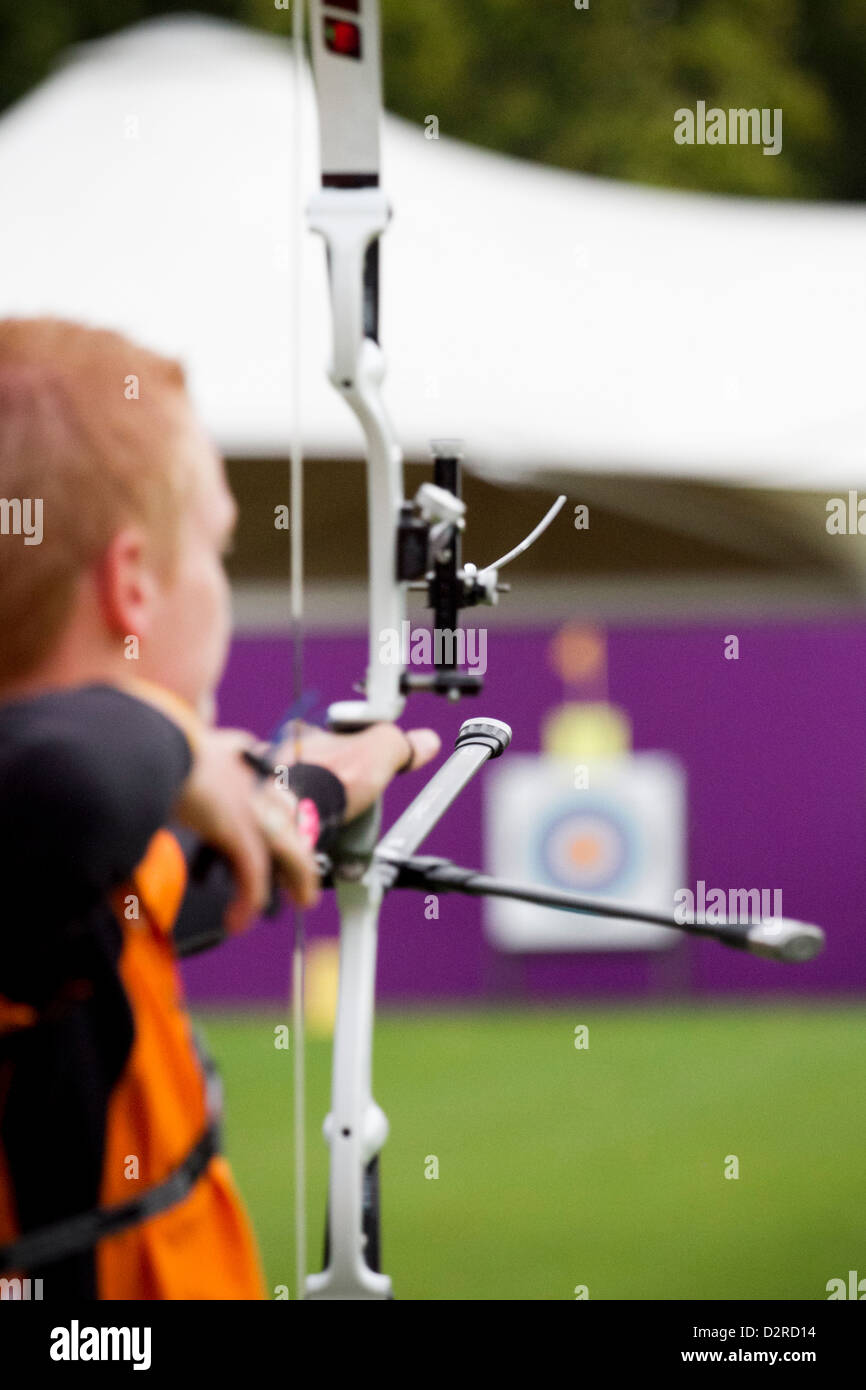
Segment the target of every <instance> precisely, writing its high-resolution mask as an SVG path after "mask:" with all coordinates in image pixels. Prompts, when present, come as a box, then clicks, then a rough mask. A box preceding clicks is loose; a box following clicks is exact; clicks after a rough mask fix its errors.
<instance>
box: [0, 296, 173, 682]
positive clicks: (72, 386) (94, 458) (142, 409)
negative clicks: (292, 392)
mask: <svg viewBox="0 0 866 1390" xmlns="http://www.w3.org/2000/svg"><path fill="white" fill-rule="evenodd" d="M189 410H190V404H189V398H188V396H187V391H186V379H185V376H184V371H183V368H182V367H181V365H180V364H179V363H178V362H174V361H171V360H170V359H168V358H165V357H160V356H158V355H157V354H156V353H153V352H149V351H148V350H147V349H146V348H143V347H139V346H138V345H137V344H135V343H131V342H130V341H129V340H128V339H126V338H124V337H122V336H121V335H120V334H119V333H112V332H109V331H107V330H104V329H96V328H87V327H84V326H83V325H81V324H77V323H68V322H65V321H64V320H61V319H51V318H41V319H4V320H0V500H2V499H13V498H16V499H21V501H22V502H23V501H24V500H25V499H31V501H32V502H35V500H36V499H40V500H41V506H42V527H43V535H42V540H41V543H40V544H30V545H25V544H24V538H23V537H22V536H21V535H14V534H0V680H2V681H8V680H10V679H16V678H18V677H21V676H25V675H27V674H29V673H30V671H31V670H32V669H33V668H35V667H36V666H38V664H39V663H40V662H41V661H42V660H43V659H44V658H45V657H46V656H48V655H49V654H50V651H51V649H52V647H53V646H54V644H55V642H56V641H57V639H58V637H59V636H60V634H61V632H62V630H63V626H64V624H65V622H66V619H67V618H68V615H69V612H70V610H71V607H72V604H73V601H74V597H75V591H76V587H77V583H78V580H79V578H80V576H81V575H82V574H83V573H84V572H85V571H86V570H87V569H88V568H89V567H90V566H91V565H92V564H94V563H95V562H96V561H97V560H98V559H99V556H100V555H101V554H102V553H103V551H104V550H105V549H106V547H107V546H108V544H109V543H110V541H111V540H112V538H113V537H114V536H115V535H116V533H117V531H118V530H119V529H120V528H121V527H122V526H124V525H126V524H127V523H129V522H131V521H137V522H139V523H141V524H143V525H144V526H145V528H146V530H147V531H148V533H149V535H150V536H151V538H152V540H153V545H154V557H155V564H156V565H157V567H158V569H159V570H160V571H161V572H163V573H170V572H171V569H172V567H173V565H174V563H175V560H176V551H177V535H178V518H179V516H180V513H181V511H182V508H183V506H184V502H185V500H186V497H187V496H188V490H189V487H190V484H191V479H190V476H189V475H188V472H187V470H186V469H185V468H184V466H183V455H182V451H181V449H180V448H179V447H178V443H179V440H180V437H181V433H182V429H183V425H184V422H185V421H186V420H188V418H189Z"/></svg>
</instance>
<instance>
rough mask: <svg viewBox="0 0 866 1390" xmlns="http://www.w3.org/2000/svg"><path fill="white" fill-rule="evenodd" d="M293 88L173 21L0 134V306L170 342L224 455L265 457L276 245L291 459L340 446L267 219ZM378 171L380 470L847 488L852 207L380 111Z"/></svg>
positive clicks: (852, 407) (752, 154)
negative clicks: (512, 145)
mask: <svg viewBox="0 0 866 1390" xmlns="http://www.w3.org/2000/svg"><path fill="white" fill-rule="evenodd" d="M293 72H294V67H293V62H292V55H291V48H290V46H289V45H288V44H287V43H285V42H284V41H282V40H279V39H274V38H270V37H267V36H263V35H261V34H256V33H253V32H250V31H248V30H246V29H242V28H238V27H236V26H233V25H229V24H225V23H222V22H219V21H215V20H212V19H205V18H202V17H197V16H183V17H181V18H173V19H165V20H158V21H151V22H148V23H146V24H142V25H139V26H137V27H135V28H133V29H130V30H127V31H124V32H123V33H120V34H118V35H116V36H114V37H112V38H110V39H107V40H103V41H100V42H98V43H93V44H88V45H85V46H83V47H81V48H80V49H76V50H74V51H73V52H72V53H71V55H70V57H69V59H68V61H67V62H66V64H65V65H64V66H62V67H61V68H60V69H59V70H58V71H57V72H56V73H55V74H54V75H53V76H52V77H51V78H50V79H49V80H47V81H46V82H45V83H43V84H42V85H41V86H40V87H39V88H38V89H36V90H35V91H34V92H33V93H32V94H31V95H30V96H29V97H28V98H26V99H25V100H24V101H22V102H21V103H19V104H18V105H17V106H16V107H15V108H14V109H13V110H12V111H10V112H8V113H7V114H6V115H5V117H4V118H3V120H2V122H0V182H2V186H3V188H4V190H5V195H6V197H5V204H6V216H5V217H4V219H3V221H2V223H0V258H2V264H3V265H4V266H5V268H6V274H5V277H4V280H3V288H2V293H0V312H2V313H3V314H6V315H8V314H25V315H29V314H36V313H50V314H58V315H62V316H67V317H73V318H77V319H82V320H85V321H88V322H92V323H99V324H106V325H109V326H112V327H117V328H120V329H121V330H123V331H125V332H127V333H129V334H131V335H133V336H135V337H137V338H139V339H141V340H142V341H144V342H146V343H147V344H148V345H151V346H154V347H156V348H159V349H161V350H164V351H167V352H170V353H172V354H177V355H179V356H180V357H181V358H182V359H183V360H184V361H185V362H186V364H187V366H188V368H189V370H190V375H191V380H192V385H193V390H194V393H195V395H196V398H197V401H198V403H199V406H200V408H201V409H202V411H203V413H204V417H205V420H206V422H207V424H208V426H209V428H210V430H211V432H212V433H213V435H214V436H215V438H216V439H217V441H218V443H219V445H220V446H221V447H222V449H223V450H224V451H225V452H226V453H227V454H229V455H231V454H235V455H238V456H244V457H251V456H276V455H285V454H286V453H288V450H289V444H290V433H291V421H292V412H291V400H290V395H291V390H290V384H291V381H292V360H291V355H292V349H293V331H292V321H293V317H294V308H293V305H292V301H291V285H292V274H291V264H292V257H293V255H294V254H295V251H296V246H297V242H299V243H300V254H301V255H302V257H303V261H302V266H303V286H304V288H303V296H302V306H301V320H300V342H301V349H302V351H301V355H302V361H301V391H302V430H303V444H304V450H305V452H306V454H307V455H308V456H313V457H316V456H318V457H336V456H341V457H352V456H355V455H358V454H359V452H360V440H359V437H358V433H357V429H356V425H355V422H354V420H353V419H352V418H351V416H350V415H349V413H348V412H347V411H346V410H345V408H344V407H343V406H342V405H341V403H340V402H339V401H338V399H337V398H336V395H335V394H334V393H333V392H332V391H331V389H330V387H329V385H328V383H327V381H326V378H325V372H324V366H325V363H326V360H327V356H328V345H329V336H330V324H329V318H328V308H327V295H326V286H325V271H324V253H323V248H322V245H321V243H320V242H319V240H318V239H317V238H313V237H311V236H309V235H306V234H304V233H303V232H301V233H300V234H298V229H297V227H296V226H295V225H294V224H293V220H292V216H291V203H290V187H291V177H292V161H293V158H294V157H295V150H296V149H298V148H299V149H300V150H301V151H302V155H303V185H304V187H305V189H307V190H311V189H312V188H313V186H314V183H315V179H316V165H317V141H316V129H315V108H314V105H313V100H312V89H311V85H310V79H309V74H308V73H307V74H305V84H304V92H303V101H302V111H303V122H302V128H301V131H300V135H299V136H298V133H297V132H296V131H295V130H294V129H293V123H292V110H293V103H292V92H293V85H292V84H293ZM671 129H672V134H671V138H672V139H673V120H672V127H671ZM707 157H708V158H711V157H712V151H711V150H708V151H707ZM761 157H762V156H761V151H760V149H759V148H757V147H754V148H752V147H749V148H744V150H743V158H761ZM384 165H385V178H384V182H385V184H386V187H387V189H388V191H389V193H390V195H391V198H392V201H393V204H394V208H395V217H394V220H393V223H392V225H391V227H390V229H389V231H388V233H387V235H386V239H385V243H384V246H383V334H382V336H383V342H384V345H385V348H386V351H387V353H388V359H389V375H388V380H387V383H386V389H387V396H388V399H389V402H390V405H391V410H392V414H393V415H394V417H395V424H396V426H397V429H398V433H399V435H400V438H401V439H402V441H403V444H404V448H405V450H406V453H407V455H408V456H410V457H412V456H415V457H419V458H420V457H424V456H425V454H426V443H427V440H428V438H429V437H430V436H431V435H443V434H444V435H459V436H462V437H464V438H465V439H466V441H467V446H468V449H469V452H470V454H471V458H472V461H473V466H475V467H476V468H480V470H481V471H484V472H488V473H489V474H490V475H491V476H493V475H495V476H496V477H498V478H500V479H502V480H504V479H506V478H508V479H514V480H515V481H517V480H521V481H531V478H532V475H533V472H534V471H537V472H538V473H539V474H541V475H543V474H545V473H550V472H551V471H573V470H574V471H579V472H581V473H584V474H586V473H593V474H596V475H598V474H604V473H605V472H616V473H622V472H632V473H635V474H643V475H644V476H646V475H653V476H656V477H667V478H690V479H694V478H699V479H703V480H706V481H719V482H724V483H734V484H737V483H748V484H754V485H757V486H761V487H770V488H809V487H815V488H822V489H824V490H825V491H826V490H828V489H830V490H834V489H840V488H844V487H848V486H851V487H855V486H857V485H858V484H860V483H862V482H863V481H864V480H866V455H864V447H863V440H864V437H866V402H864V391H863V360H864V352H863V348H864V333H866V328H864V325H866V273H864V265H866V261H864V246H866V209H860V208H850V207H842V206H820V205H801V204H792V203H789V202H785V203H773V204H769V203H764V202H759V201H748V200H740V199H732V198H721V197H710V196H697V195H692V194H679V193H672V192H665V191H657V190H652V189H648V188H643V187H637V186H630V185H619V184H616V183H613V182H608V181H605V180H602V179H597V178H590V177H586V176H583V175H579V174H571V173H564V172H558V171H555V170H551V169H547V168H541V167H537V166H533V165H529V164H526V163H523V162H520V161H516V160H512V159H506V158H503V157H501V156H498V155H495V154H491V153H489V152H486V151H482V150H477V149H474V148H470V147H468V146H466V145H463V144H459V143H457V142H455V141H451V140H449V139H448V138H447V132H446V131H443V132H442V133H441V136H440V138H439V139H427V138H426V136H425V131H424V129H423V128H420V127H418V128H416V127H414V126H411V125H409V124H407V123H405V122H403V121H401V120H397V119H396V118H394V117H391V116H387V117H386V119H385V131H384ZM295 238H297V241H296V240H295Z"/></svg>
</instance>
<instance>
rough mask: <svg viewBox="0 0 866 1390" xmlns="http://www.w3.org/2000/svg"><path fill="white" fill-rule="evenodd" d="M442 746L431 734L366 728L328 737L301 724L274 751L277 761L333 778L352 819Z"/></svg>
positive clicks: (385, 727) (384, 727) (379, 726)
mask: <svg viewBox="0 0 866 1390" xmlns="http://www.w3.org/2000/svg"><path fill="white" fill-rule="evenodd" d="M441 746H442V741H441V739H440V738H439V735H438V734H437V733H434V731H433V730H432V729H409V730H405V729H398V728H397V725H396V724H372V725H371V726H370V728H369V729H363V730H362V731H361V732H360V733H357V734H332V733H328V732H327V731H326V730H325V729H317V728H314V727H313V726H312V725H309V724H303V725H301V727H300V731H299V736H298V737H297V738H288V739H286V740H284V742H283V743H281V744H280V746H279V748H278V750H277V759H276V760H277V761H278V762H281V763H285V764H287V765H289V766H291V765H292V764H293V763H296V762H304V763H315V764H317V765H318V766H319V767H326V768H327V769H328V770H329V772H333V774H334V776H335V777H339V779H340V781H341V782H342V784H343V787H344V788H345V791H346V820H347V821H351V820H354V819H355V817H356V816H359V815H360V814H361V812H362V811H366V810H367V807H368V806H372V804H373V802H374V801H378V799H379V797H380V796H381V795H382V792H383V791H384V790H385V788H386V787H387V785H388V783H389V782H390V781H391V780H392V779H393V778H394V777H395V776H396V775H397V773H398V772H404V771H406V772H408V771H412V772H414V771H415V770H416V769H417V768H420V767H424V765H425V764H426V763H429V762H430V761H431V760H432V759H433V758H435V757H436V754H437V753H438V752H439V749H440V747H441Z"/></svg>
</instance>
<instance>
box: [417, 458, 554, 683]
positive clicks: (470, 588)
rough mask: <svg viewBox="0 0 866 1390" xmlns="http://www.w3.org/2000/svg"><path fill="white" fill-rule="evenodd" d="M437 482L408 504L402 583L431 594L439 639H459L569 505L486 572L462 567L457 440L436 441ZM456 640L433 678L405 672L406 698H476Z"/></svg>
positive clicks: (475, 679)
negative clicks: (466, 618)
mask: <svg viewBox="0 0 866 1390" xmlns="http://www.w3.org/2000/svg"><path fill="white" fill-rule="evenodd" d="M430 449H431V453H432V454H433V482H432V483H422V485H421V487H420V488H419V489H418V491H417V493H416V494H415V499H414V501H413V502H404V503H403V506H402V507H401V509H400V523H399V526H398V528H397V557H396V565H397V579H398V581H400V582H401V583H402V582H405V583H408V585H409V588H410V589H414V590H420V591H421V592H422V593H425V594H426V595H427V606H428V607H429V608H430V609H431V610H432V612H433V620H434V629H435V631H436V633H437V634H443V635H444V636H445V637H446V638H451V639H454V638H455V637H456V633H457V629H458V627H459V623H460V610H461V609H462V608H474V607H475V606H476V604H479V603H485V604H494V603H497V602H498V601H499V595H500V593H507V592H508V590H509V587H510V586H509V585H507V584H500V582H499V571H500V570H501V569H502V567H503V565H507V564H508V563H509V561H510V560H513V559H514V558H515V556H517V555H520V554H522V553H523V551H525V550H528V549H529V547H530V546H531V545H532V543H533V541H535V540H536V539H537V538H538V537H539V536H540V535H541V533H542V531H545V530H546V529H547V527H548V526H549V525H550V523H551V522H552V521H553V518H554V517H555V516H556V515H557V513H558V512H559V510H560V509H561V507H562V505H563V503H564V502H565V497H564V496H561V497H559V498H557V500H556V501H555V502H554V504H553V506H552V507H551V508H550V509H549V511H548V512H546V513H545V515H544V516H543V517H542V519H541V521H540V522H539V523H538V525H537V526H536V527H535V528H534V529H533V530H532V531H530V533H529V535H528V536H527V537H526V538H525V539H524V540H522V541H521V542H520V544H519V545H516V546H515V547H514V549H513V550H510V551H508V553H507V554H506V555H503V556H502V557H501V559H499V560H496V561H494V563H493V564H492V565H488V566H487V567H486V568H485V569H481V570H479V569H478V568H477V567H476V566H475V565H472V564H468V563H467V564H465V565H464V564H462V562H461V550H462V536H463V528H464V526H465V516H466V504H465V502H464V501H463V498H462V496H461V479H460V464H461V459H462V457H463V449H462V444H461V442H460V441H459V440H456V439H434V440H432V441H431V445H430ZM456 646H457V644H456V641H455V640H451V641H450V644H449V655H447V656H445V657H443V658H442V659H440V660H439V661H438V662H437V663H436V669H435V671H434V673H433V674H432V675H421V674H415V673H413V674H411V675H410V674H409V673H407V672H404V673H403V676H402V678H401V681H400V689H401V691H402V693H403V694H404V695H405V694H408V693H409V691H411V690H431V691H433V692H434V693H435V694H437V695H447V696H448V698H449V699H451V700H457V699H459V698H460V696H461V695H477V694H478V692H479V691H480V690H481V687H482V684H483V677H481V676H480V675H476V674H475V673H474V672H468V671H458V669H457V651H456Z"/></svg>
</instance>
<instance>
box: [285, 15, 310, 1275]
mask: <svg viewBox="0 0 866 1390" xmlns="http://www.w3.org/2000/svg"><path fill="white" fill-rule="evenodd" d="M292 60H293V61H292V68H293V71H292V89H293V90H292V123H293V126H294V130H293V140H292V146H293V149H292V173H291V221H292V229H293V236H292V248H293V254H292V258H291V259H292V287H291V299H292V328H291V354H292V367H291V395H292V422H291V449H290V463H289V530H290V538H291V539H290V548H291V578H290V595H289V606H290V612H291V629H292V633H291V641H292V690H293V705H294V717H293V719H292V726H291V727H292V733H291V738H292V744H293V760H294V762H295V763H298V762H300V761H301V729H302V721H301V716H300V711H301V698H302V696H303V690H304V653H303V621H304V603H303V593H304V455H303V435H302V429H301V340H302V335H301V278H302V277H301V221H302V209H301V191H302V176H303V175H302V171H303V156H304V148H303V138H302V135H303V129H302V106H303V83H304V75H305V73H304V0H292ZM305 962H306V924H305V921H304V913H303V911H302V909H301V908H299V907H298V906H297V905H296V906H295V907H294V908H293V912H292V1013H291V1020H292V1021H291V1033H292V1053H293V1059H294V1066H293V1095H294V1177H295V1282H296V1286H297V1297H298V1298H299V1299H300V1298H303V1297H304V1290H305V1285H306V1278H307V1153H306V1149H307V1146H306V1068H305V1056H304V1053H305V1049H304V1042H305V1035H304V1021H305V1020H304V967H305Z"/></svg>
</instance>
